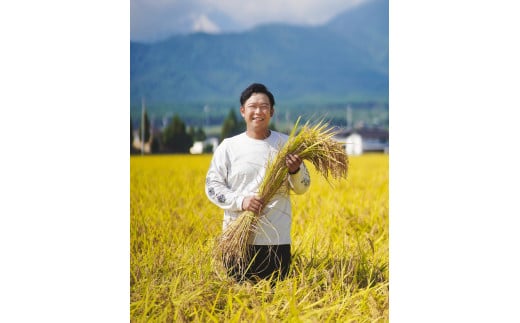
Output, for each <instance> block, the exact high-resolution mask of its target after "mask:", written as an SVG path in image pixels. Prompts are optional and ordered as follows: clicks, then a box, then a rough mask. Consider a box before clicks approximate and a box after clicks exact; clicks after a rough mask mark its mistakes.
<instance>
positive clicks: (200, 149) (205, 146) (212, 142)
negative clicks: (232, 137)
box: [190, 137, 218, 154]
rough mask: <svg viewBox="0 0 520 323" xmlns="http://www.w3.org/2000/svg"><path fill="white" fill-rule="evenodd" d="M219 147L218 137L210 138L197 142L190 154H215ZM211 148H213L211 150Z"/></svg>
mask: <svg viewBox="0 0 520 323" xmlns="http://www.w3.org/2000/svg"><path fill="white" fill-rule="evenodd" d="M217 146H218V138H217V137H209V138H207V139H206V140H204V141H195V142H194V143H193V146H191V148H190V154H202V153H205V152H209V153H214V152H215V149H217ZM210 147H211V148H210Z"/></svg>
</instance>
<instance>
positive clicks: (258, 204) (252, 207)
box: [242, 196, 264, 214]
mask: <svg viewBox="0 0 520 323" xmlns="http://www.w3.org/2000/svg"><path fill="white" fill-rule="evenodd" d="M263 206H264V201H263V200H262V199H260V198H258V197H256V196H247V197H245V198H244V200H243V201H242V210H244V211H251V212H253V213H255V214H260V212H261V211H262V208H263Z"/></svg>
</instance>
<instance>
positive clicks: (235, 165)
mask: <svg viewBox="0 0 520 323" xmlns="http://www.w3.org/2000/svg"><path fill="white" fill-rule="evenodd" d="M287 139H288V136H287V135H285V134H282V133H279V132H276V131H271V135H270V136H269V137H268V138H266V139H264V140H258V139H253V138H250V137H248V136H247V135H246V134H245V133H242V134H239V135H236V136H234V137H231V138H226V139H224V140H223V141H222V143H221V144H220V145H219V146H218V147H217V149H216V150H215V152H214V154H213V159H212V161H211V165H210V167H209V170H208V173H207V176H206V195H207V196H208V198H209V199H210V201H211V202H213V203H214V204H216V205H217V206H218V207H220V208H222V209H224V221H223V229H225V228H226V227H227V225H228V224H229V223H231V222H232V221H233V220H235V219H236V218H237V217H238V216H239V215H240V214H241V213H242V212H243V210H242V201H243V200H244V197H247V196H251V195H257V194H258V190H259V187H260V184H261V182H262V179H263V178H264V176H265V171H266V163H267V161H268V159H269V160H272V159H273V158H274V157H275V156H276V154H277V152H278V150H279V149H280V148H282V146H283V145H284V144H285V142H286V141H287ZM309 185H310V176H309V172H308V170H307V168H306V167H305V164H304V163H302V164H301V166H300V171H298V172H297V173H296V174H294V175H289V186H290V188H291V190H292V191H293V192H295V193H296V194H303V193H305V192H306V191H307V190H308V189H309ZM291 213H292V211H291V201H290V198H289V192H288V191H287V190H285V192H284V191H283V190H280V191H279V192H278V193H277V194H276V195H275V196H274V197H273V198H272V199H271V200H270V201H268V202H267V205H264V208H263V209H262V213H261V216H260V221H259V222H258V229H257V230H256V234H255V237H254V240H253V244H255V245H277V244H289V243H291Z"/></svg>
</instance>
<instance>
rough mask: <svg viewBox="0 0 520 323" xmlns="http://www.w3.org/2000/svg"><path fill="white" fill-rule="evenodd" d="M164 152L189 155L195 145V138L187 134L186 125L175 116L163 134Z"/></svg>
mask: <svg viewBox="0 0 520 323" xmlns="http://www.w3.org/2000/svg"><path fill="white" fill-rule="evenodd" d="M162 143H163V148H164V150H166V151H168V152H175V153H188V152H189V151H190V147H191V146H192V145H193V138H192V137H191V136H190V135H189V134H188V133H186V124H185V123H184V122H183V121H182V120H181V118H180V117H179V116H178V115H175V116H174V117H173V119H172V121H171V122H170V124H168V126H167V127H166V128H165V129H164V131H163V133H162Z"/></svg>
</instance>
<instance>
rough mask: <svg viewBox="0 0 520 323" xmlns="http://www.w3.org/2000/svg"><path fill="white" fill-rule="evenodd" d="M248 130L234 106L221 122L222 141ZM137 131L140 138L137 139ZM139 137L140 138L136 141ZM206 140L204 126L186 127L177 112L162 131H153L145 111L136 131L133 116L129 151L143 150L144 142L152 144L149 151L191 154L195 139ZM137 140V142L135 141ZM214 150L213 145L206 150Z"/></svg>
mask: <svg viewBox="0 0 520 323" xmlns="http://www.w3.org/2000/svg"><path fill="white" fill-rule="evenodd" d="M245 129H246V124H245V122H244V120H242V119H241V118H240V119H239V118H238V117H237V114H236V112H235V109H230V111H229V113H228V115H227V117H226V118H225V119H224V121H223V122H222V126H221V130H220V136H219V138H218V140H219V142H222V140H224V139H225V138H228V137H231V136H234V135H237V134H239V133H241V132H243V131H245ZM136 133H137V138H136ZM136 139H138V140H136ZM206 139H207V136H206V133H205V132H204V129H203V128H202V127H200V126H199V127H194V126H186V123H185V122H184V121H183V120H182V119H181V118H180V117H179V115H177V114H175V115H174V116H173V118H172V119H171V120H170V122H169V123H168V124H167V125H166V127H164V128H163V129H161V130H155V131H152V128H151V125H150V120H149V118H148V114H147V113H146V112H145V113H144V122H143V120H141V121H140V122H139V127H138V129H137V131H135V130H134V125H133V121H132V118H131V117H130V153H131V154H138V153H141V148H140V147H141V143H143V142H144V144H145V145H147V146H148V147H149V150H148V151H146V152H147V153H152V154H153V153H189V152H190V148H191V147H192V146H193V143H194V142H195V141H204V140H206ZM136 142H138V144H136ZM212 151H213V146H212V145H211V144H207V145H205V146H204V148H203V152H205V153H209V152H212Z"/></svg>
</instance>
